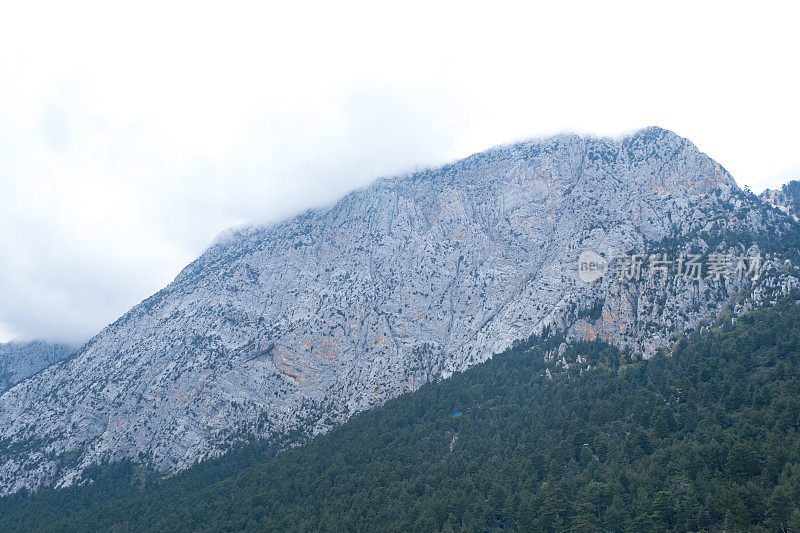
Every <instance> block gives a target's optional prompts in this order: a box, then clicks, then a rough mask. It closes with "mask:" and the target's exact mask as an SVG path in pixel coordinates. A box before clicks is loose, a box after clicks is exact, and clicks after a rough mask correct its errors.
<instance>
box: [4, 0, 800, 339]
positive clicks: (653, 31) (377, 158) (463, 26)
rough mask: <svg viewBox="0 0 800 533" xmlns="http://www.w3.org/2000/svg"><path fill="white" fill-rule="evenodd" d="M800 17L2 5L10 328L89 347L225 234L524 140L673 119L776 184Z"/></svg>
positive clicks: (782, 173)
mask: <svg viewBox="0 0 800 533" xmlns="http://www.w3.org/2000/svg"><path fill="white" fill-rule="evenodd" d="M789 9H795V8H793V7H788V8H787V10H789ZM689 11H691V16H687V12H689ZM795 15H796V13H790V12H788V11H787V12H785V13H769V14H763V15H762V14H758V13H753V12H752V10H750V9H744V8H742V9H737V8H734V7H732V6H730V5H728V4H721V3H720V4H703V5H702V6H698V5H694V4H691V3H688V2H686V3H682V2H678V3H677V4H673V5H671V8H670V9H669V10H660V9H659V8H657V7H649V6H642V5H640V4H639V3H632V2H631V3H627V2H626V3H619V4H617V5H616V6H614V7H613V8H612V7H609V6H607V5H599V4H595V3H578V4H574V5H572V4H571V5H569V6H566V5H561V4H556V3H553V5H549V6H546V7H541V6H535V5H527V4H525V5H523V6H518V5H513V4H509V3H500V4H498V5H497V6H495V7H493V9H491V10H489V9H486V8H483V7H480V8H476V7H473V6H470V5H469V4H468V3H464V2H446V3H437V4H435V5H431V4H430V3H414V2H410V3H404V4H403V6H402V9H398V8H397V7H395V8H389V7H382V6H380V5H377V4H375V3H350V4H344V5H343V4H336V5H328V4H324V3H321V4H319V5H314V6H309V5H307V4H304V5H302V6H299V5H293V4H290V3H284V4H281V5H268V4H263V3H234V4H233V5H226V6H225V7H224V8H223V7H221V5H220V6H219V7H217V6H213V5H206V4H202V3H200V4H198V3H196V2H193V3H185V4H182V3H169V4H168V5H164V4H163V3H148V2H144V3H137V4H136V5H131V6H130V7H119V6H112V5H111V4H108V3H103V2H96V3H70V4H69V5H62V4H59V3H41V4H31V3H24V5H23V4H19V5H16V6H13V7H11V8H6V9H4V16H3V19H2V21H0V340H3V339H7V338H10V337H21V338H33V337H38V338H46V339H51V340H67V341H71V342H75V341H78V340H82V339H85V338H87V337H88V336H90V335H92V334H94V333H96V332H97V331H99V329H100V328H102V327H103V326H104V325H105V324H107V323H109V322H111V321H113V320H114V319H115V318H116V317H117V316H119V315H120V314H122V313H123V312H124V311H126V310H127V309H128V308H130V307H131V306H132V305H134V304H136V303H137V302H138V301H140V300H142V299H143V298H145V297H146V296H148V295H149V294H151V293H153V292H155V291H156V290H158V289H159V288H161V287H163V286H164V285H165V284H166V283H168V282H169V281H170V280H171V279H172V278H173V277H174V275H175V274H177V272H178V271H180V269H181V268H182V267H183V266H184V265H185V264H186V263H188V262H189V261H191V260H192V259H193V258H194V257H196V256H197V255H198V254H199V253H201V252H202V250H203V249H204V248H205V247H206V245H207V244H208V243H209V242H211V240H212V239H213V237H214V235H216V234H218V233H219V232H221V231H223V230H224V229H225V228H227V227H230V226H233V225H238V224H242V223H247V222H249V223H263V222H269V221H273V220H277V219H279V218H282V217H286V216H290V215H291V214H293V213H295V212H298V211H300V210H303V209H306V208H308V207H311V206H315V205H322V204H326V203H329V202H332V201H334V200H335V199H336V198H338V197H339V196H341V195H342V194H344V193H346V192H347V191H348V190H350V189H352V188H354V187H357V186H359V185H363V184H365V183H367V182H369V181H370V180H371V179H373V178H375V177H378V176H383V175H391V174H394V173H397V172H401V171H404V170H408V169H411V168H414V167H419V166H425V165H433V164H439V163H442V162H445V161H449V160H453V159H455V158H458V157H462V156H465V155H468V154H469V153H472V152H474V151H478V150H482V149H485V148H488V147H489V146H492V145H496V144H499V143H503V142H508V141H512V140H515V139H520V138H523V137H529V136H536V135H543V134H549V133H555V132H559V131H565V130H570V131H578V132H587V133H593V134H611V135H617V134H620V133H621V132H625V131H630V130H633V129H636V128H639V127H643V126H647V125H652V124H658V125H661V126H663V127H667V128H670V129H673V130H675V131H676V132H677V133H679V134H681V135H684V136H687V137H689V138H691V139H692V140H693V141H695V143H696V144H697V145H698V146H699V147H700V148H701V149H703V150H705V151H707V152H708V153H709V155H711V156H712V157H714V158H716V159H717V160H718V161H720V162H721V163H722V164H723V165H725V167H726V168H727V169H728V170H729V171H731V173H732V174H733V175H734V176H735V177H736V178H737V180H738V181H739V183H741V184H745V183H746V184H749V185H750V186H751V187H752V188H753V189H754V190H760V189H761V188H763V187H764V186H768V185H775V184H777V183H779V182H781V181H783V180H785V179H786V178H789V177H791V175H790V174H791V172H795V171H796V170H797V169H798V168H800V158H798V156H797V155H796V145H797V141H798V136H797V133H796V124H797V123H798V122H799V121H800V109H799V108H798V105H797V103H796V98H795V95H794V93H795V91H796V87H797V81H798V80H797V76H798V75H797V74H796V69H792V68H790V65H792V64H793V62H794V59H795V58H794V57H793V56H794V53H793V51H794V50H797V49H798V37H797V34H796V32H794V28H793V27H792V26H791V25H792V21H793V20H796V16H795Z"/></svg>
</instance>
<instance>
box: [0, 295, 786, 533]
mask: <svg viewBox="0 0 800 533" xmlns="http://www.w3.org/2000/svg"><path fill="white" fill-rule="evenodd" d="M796 297H797V295H795V296H794V297H793V298H791V299H784V300H783V301H781V302H779V303H778V304H777V305H776V306H775V307H773V308H768V309H764V310H760V311H756V312H753V313H751V314H748V315H746V316H744V317H742V318H741V319H739V320H737V321H736V322H735V324H732V323H731V321H730V320H729V321H727V322H726V323H724V324H722V325H721V326H720V327H717V328H713V329H711V330H704V331H702V332H696V333H695V334H694V335H692V336H691V337H689V338H688V339H685V340H682V341H681V342H679V343H678V345H677V346H675V348H674V349H673V350H671V352H670V353H669V355H667V353H666V352H665V353H664V354H661V355H658V356H656V357H654V358H651V359H649V360H645V361H642V360H639V359H638V358H637V357H631V356H630V354H629V353H626V352H620V351H619V350H617V349H616V348H614V347H613V346H609V345H607V344H604V343H602V342H598V341H593V342H578V343H574V344H570V345H569V347H568V349H567V350H566V351H565V354H564V355H565V358H566V359H567V360H568V361H570V362H571V363H573V364H574V365H575V366H573V368H571V369H569V370H568V371H564V370H559V369H558V368H557V367H556V366H555V365H554V364H553V363H545V362H544V354H545V353H547V352H548V351H549V350H550V349H552V347H553V346H555V345H558V344H559V343H560V342H561V339H559V338H557V336H550V337H548V338H545V339H531V340H529V341H528V342H526V343H522V344H518V345H517V346H516V347H515V348H514V349H513V350H512V351H510V352H509V353H504V354H501V355H498V356H496V357H495V358H493V359H492V360H491V361H489V362H487V363H485V364H483V365H480V366H477V367H474V368H472V369H470V370H467V371H466V372H464V373H462V374H457V375H455V376H454V377H453V378H452V379H450V380H445V381H443V382H439V383H435V384H428V385H426V386H424V387H423V388H421V389H420V390H419V391H417V392H415V393H413V394H406V395H403V396H402V397H400V398H398V399H396V400H393V401H390V402H387V403H386V405H385V406H383V407H381V408H378V409H376V410H374V411H371V412H367V413H363V414H361V415H359V416H357V417H354V418H353V419H351V420H350V421H348V422H347V423H346V424H345V425H343V426H342V427H340V428H337V429H335V430H333V431H331V432H330V433H329V434H327V435H323V436H320V437H318V438H316V439H314V440H313V441H311V442H309V443H308V444H306V445H304V446H302V447H300V448H298V449H295V450H290V451H287V452H285V453H283V454H281V455H279V456H278V457H276V458H271V457H270V456H269V454H268V453H265V451H264V450H263V449H262V448H259V447H255V448H254V447H247V448H244V449H242V450H239V451H237V452H235V453H231V454H229V455H227V456H225V457H223V458H222V459H220V460H217V461H210V462H207V463H202V464H200V465H197V466H195V467H193V468H191V469H189V470H188V471H187V472H185V473H183V474H179V475H177V476H176V477H174V478H172V479H168V480H166V481H159V480H157V479H156V476H154V475H153V474H152V473H148V472H144V471H142V470H141V469H138V468H135V467H132V466H131V465H130V464H129V463H127V464H120V465H109V466H105V467H102V468H97V469H95V471H94V472H92V473H91V479H92V480H93V483H92V484H91V485H88V486H85V487H75V488H71V489H66V490H64V491H44V492H43V493H40V494H37V495H34V496H33V497H26V496H18V497H12V498H8V499H5V500H3V499H0V516H3V517H4V519H5V526H6V529H8V530H10V531H15V530H25V531H27V530H32V529H41V530H52V531H84V530H85V531H97V530H110V529H114V530H115V531H197V530H206V531H238V530H250V531H265V530H269V531H285V530H293V531H376V530H380V531H460V530H466V531H489V530H519V531H565V530H569V531H721V530H725V531H753V530H759V528H768V529H767V530H769V531H773V530H774V531H796V530H797V529H798V528H800V504H799V503H798V502H800V305H799V304H798V302H797V301H795V298H796ZM590 367H591V368H593V370H591V371H588V370H587V369H589V368H590ZM548 376H550V377H548ZM456 409H457V410H458V411H457V412H456V413H458V412H461V413H462V414H461V415H459V416H454V415H453V411H454V410H456Z"/></svg>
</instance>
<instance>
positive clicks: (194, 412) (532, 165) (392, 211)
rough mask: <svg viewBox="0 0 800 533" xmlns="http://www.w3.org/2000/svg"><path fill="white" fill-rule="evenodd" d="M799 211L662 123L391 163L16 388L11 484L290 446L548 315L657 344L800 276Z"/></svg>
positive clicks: (573, 327) (199, 272)
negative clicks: (685, 261) (426, 163)
mask: <svg viewBox="0 0 800 533" xmlns="http://www.w3.org/2000/svg"><path fill="white" fill-rule="evenodd" d="M797 228H798V225H797V223H796V222H795V221H794V220H793V219H791V217H788V216H786V215H785V214H784V213H782V212H780V211H778V210H774V209H772V208H770V207H769V206H767V205H766V204H764V203H763V202H762V201H760V200H759V199H758V198H756V197H755V196H753V195H752V194H749V193H747V192H745V191H741V190H739V188H738V187H737V186H736V183H735V181H734V180H733V178H732V177H731V176H730V175H729V174H728V173H727V172H726V171H725V169H724V168H722V167H721V166H720V165H719V164H717V163H716V162H714V161H713V160H711V159H710V158H709V157H708V156H706V155H705V154H703V153H701V152H700V151H699V150H698V149H697V148H696V147H695V146H694V145H693V144H692V143H690V142H689V141H688V140H686V139H683V138H681V137H679V136H677V135H675V134H674V133H672V132H669V131H666V130H663V129H660V128H648V129H646V130H643V131H640V132H638V133H636V134H633V135H631V136H628V137H625V138H623V139H596V138H583V137H579V136H575V135H563V136H557V137H553V138H549V139H544V140H534V141H526V142H522V143H518V144H514V145H510V146H503V147H499V148H495V149H492V150H489V151H487V152H484V153H480V154H476V155H473V156H471V157H469V158H467V159H464V160H462V161H459V162H456V163H454V164H451V165H447V166H444V167H442V168H438V169H431V170H425V171H421V172H416V173H413V174H410V175H407V176H402V177H397V178H390V179H381V180H378V181H376V182H375V183H373V184H372V185H370V186H368V187H366V188H364V189H361V190H357V191H355V192H353V193H351V194H349V195H347V196H345V197H344V198H343V199H341V200H340V201H339V202H337V203H336V204H334V205H332V206H330V207H326V208H321V209H315V210H311V211H308V212H306V213H303V214H301V215H299V216H297V217H294V218H292V219H289V220H286V221H283V222H281V223H278V224H274V225H270V226H266V227H254V228H247V229H244V230H240V231H238V232H235V233H233V234H230V235H228V236H227V237H226V238H224V239H220V240H219V241H218V242H216V243H215V244H213V245H212V246H211V247H210V248H209V249H208V250H207V251H206V252H205V253H204V254H203V255H202V256H201V257H199V258H198V259H197V260H196V261H194V262H193V263H192V264H190V265H189V266H187V267H186V268H185V269H184V270H183V272H181V273H180V275H179V276H178V277H177V278H176V279H175V280H174V281H173V282H172V283H171V284H170V285H169V286H167V287H166V288H165V289H163V290H162V291H160V292H158V293H157V294H155V295H153V296H152V297H150V298H148V299H147V300H145V301H144V302H142V303H141V304H139V305H138V306H136V307H134V308H133V309H132V310H131V311H129V312H128V313H127V314H125V315H124V316H123V317H121V318H120V319H119V320H117V321H116V322H115V323H113V324H112V325H110V326H108V327H107V328H106V329H104V330H103V331H102V332H101V333H99V334H98V335H97V336H96V337H95V338H93V339H92V340H91V341H89V342H88V343H87V344H86V345H85V346H84V347H83V348H81V349H80V350H79V351H78V352H77V353H76V354H75V356H73V357H71V358H69V359H66V360H64V361H62V362H60V363H57V364H55V365H52V366H50V367H48V368H46V369H45V370H43V371H42V372H40V373H38V374H36V375H34V376H32V377H31V378H29V379H27V380H25V381H23V382H22V383H19V384H17V385H16V386H14V387H13V388H12V389H10V390H8V391H6V392H5V393H4V394H3V395H2V396H0V494H7V493H12V492H15V491H18V490H20V489H22V488H29V489H38V488H41V487H43V486H68V485H71V484H74V483H80V482H82V480H83V477H82V476H83V473H84V472H85V470H86V469H87V468H89V467H91V466H92V465H95V464H98V463H102V462H105V461H120V460H123V459H126V458H127V459H131V460H134V461H136V462H137V463H139V464H142V465H145V466H147V467H149V468H154V469H157V470H168V471H177V470H181V469H185V468H187V467H189V466H190V465H192V464H194V463H195V462H197V461H199V460H204V459H208V458H211V457H215V456H219V455H220V454H222V453H224V452H225V451H226V450H227V449H229V448H230V447H231V446H233V445H235V444H236V443H240V442H248V441H250V440H252V439H265V440H266V441H268V442H282V443H285V445H287V446H290V445H295V444H298V443H301V442H304V441H305V440H307V439H308V438H310V437H311V436H313V435H316V434H318V433H321V432H324V431H327V430H329V429H330V428H332V427H335V426H337V425H339V424H341V423H342V422H343V421H345V420H347V419H348V418H349V417H350V416H352V415H353V414H354V413H357V412H359V411H363V410H365V409H368V408H371V407H374V406H377V405H380V404H382V403H384V402H385V401H386V400H387V399H389V398H393V397H396V396H398V395H400V394H401V393H403V392H407V391H413V390H416V389H417V388H419V387H420V386H421V385H422V384H424V383H426V382H429V381H434V380H438V379H441V378H447V377H449V376H451V375H452V374H453V373H454V372H457V371H463V370H465V369H467V368H469V367H470V366H472V365H475V364H478V363H480V362H483V361H485V360H487V359H488V358H489V357H491V355H492V354H494V353H498V352H501V351H502V350H504V349H505V348H507V347H509V346H511V345H512V343H513V342H514V341H516V340H518V339H526V338H528V337H529V336H530V335H532V334H535V333H539V332H541V331H543V330H545V329H548V328H549V329H552V330H557V331H562V332H564V335H565V338H566V340H569V341H572V340H581V339H586V340H592V339H601V340H603V341H604V342H609V343H612V344H614V345H616V346H618V347H620V348H630V349H632V350H634V351H635V352H636V353H641V354H643V355H644V356H645V357H649V356H651V355H652V354H654V353H655V352H656V351H657V349H658V348H659V347H663V346H667V345H669V344H670V343H671V342H672V341H673V340H674V339H675V338H677V337H678V336H680V335H682V334H683V333H684V332H687V331H691V330H692V329H694V328H696V327H697V326H698V325H699V324H700V323H701V321H702V320H703V319H705V318H707V317H710V316H714V315H716V314H717V313H719V312H720V311H722V310H723V309H728V310H729V311H730V312H731V313H732V314H734V315H737V316H738V315H739V314H742V313H744V312H746V311H748V310H749V309H751V308H753V307H757V306H759V305H761V303H762V302H769V301H772V300H774V298H775V297H776V295H780V294H785V293H787V292H788V291H789V290H790V289H791V288H792V287H794V286H796V285H797V283H798V280H797V274H796V272H795V270H794V268H793V267H792V266H791V263H787V262H785V259H786V254H787V253H789V251H790V250H798V249H800V248H798V247H793V246H787V245H786V243H787V242H791V243H792V244H794V243H796V242H798V241H800V239H798V231H797ZM585 250H591V251H593V253H597V254H603V255H604V256H605V257H607V258H609V259H613V258H614V257H616V256H619V255H621V254H626V253H628V252H634V253H638V254H648V253H656V252H657V253H668V254H670V256H671V257H673V258H678V257H679V254H682V253H689V252H697V253H698V254H700V255H702V256H703V257H706V258H710V257H711V256H712V254H718V253H726V254H730V255H731V256H745V255H746V256H747V257H755V256H763V261H758V262H755V261H751V262H750V263H749V266H748V269H750V270H752V271H751V272H749V273H748V274H747V275H744V276H732V275H727V274H726V275H725V276H719V277H708V276H703V277H701V278H700V279H697V280H695V279H691V278H689V277H686V276H666V275H665V276H652V277H651V276H647V277H644V278H643V279H628V277H626V276H621V277H620V276H615V275H613V276H612V275H607V276H605V277H602V278H601V279H599V280H597V281H595V282H594V283H584V282H583V281H581V279H580V278H579V274H578V271H577V264H576V261H577V258H578V256H579V254H581V252H583V251H585ZM751 267H754V268H751ZM559 351H560V350H559ZM551 356H552V357H554V358H555V360H557V361H563V353H559V352H556V353H553V354H551ZM563 364H564V365H566V364H568V363H567V362H566V361H563Z"/></svg>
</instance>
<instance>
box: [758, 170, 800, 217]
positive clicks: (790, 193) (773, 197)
mask: <svg viewBox="0 0 800 533" xmlns="http://www.w3.org/2000/svg"><path fill="white" fill-rule="evenodd" d="M759 198H761V200H762V201H764V202H766V203H768V204H769V205H771V206H772V207H775V208H777V209H780V210H781V211H783V212H784V213H786V214H788V215H789V216H791V217H792V218H794V220H795V221H797V220H800V181H797V180H793V181H790V182H789V183H787V184H785V185H783V186H782V187H781V188H780V189H766V190H765V191H764V192H762V193H761V194H760V195H759Z"/></svg>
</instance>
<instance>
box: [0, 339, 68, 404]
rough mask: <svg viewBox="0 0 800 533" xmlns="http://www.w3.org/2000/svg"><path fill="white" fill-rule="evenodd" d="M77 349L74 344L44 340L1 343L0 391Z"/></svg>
mask: <svg viewBox="0 0 800 533" xmlns="http://www.w3.org/2000/svg"><path fill="white" fill-rule="evenodd" d="M75 350H76V348H75V347H74V346H69V345H66V344H59V343H55V344H53V343H48V342H43V341H30V342H6V343H0V393H3V392H5V391H7V390H8V389H10V388H11V387H12V386H14V385H16V384H17V383H19V382H20V381H22V380H24V379H26V378H28V377H30V376H32V375H34V374H35V373H36V372H39V371H40V370H42V369H43V368H45V367H47V366H50V365H51V364H53V363H55V362H56V361H60V360H62V359H64V358H65V357H67V356H69V355H70V354H72V353H73V352H74V351H75Z"/></svg>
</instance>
